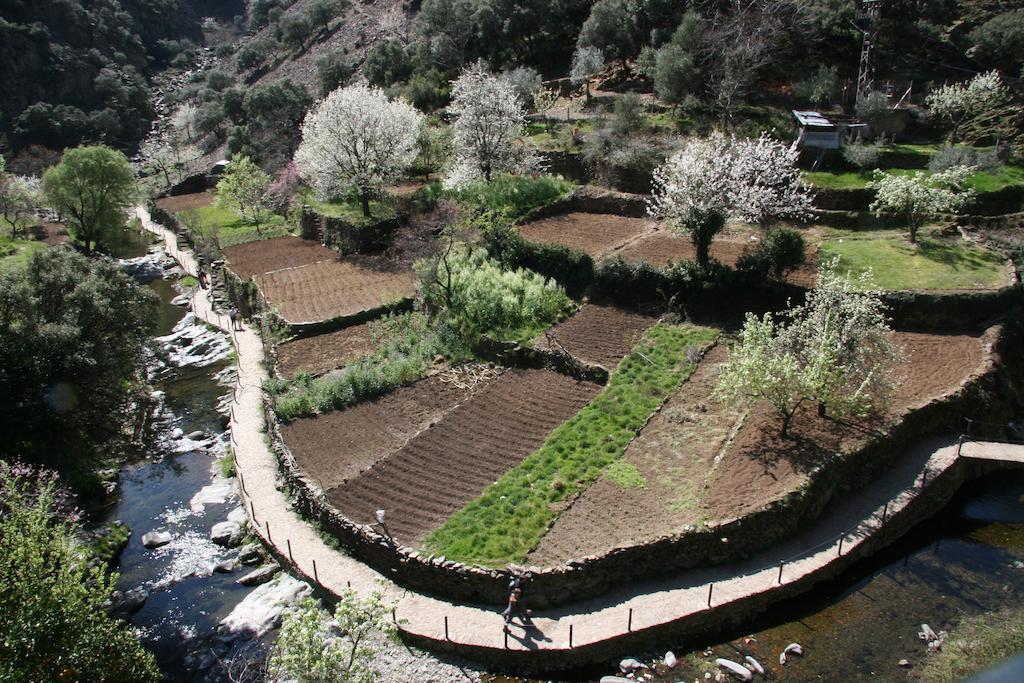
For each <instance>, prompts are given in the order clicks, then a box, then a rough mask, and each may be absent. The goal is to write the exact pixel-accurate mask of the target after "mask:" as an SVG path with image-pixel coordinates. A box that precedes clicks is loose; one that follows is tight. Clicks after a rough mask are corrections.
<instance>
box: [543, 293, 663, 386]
mask: <svg viewBox="0 0 1024 683" xmlns="http://www.w3.org/2000/svg"><path fill="white" fill-rule="evenodd" d="M656 321H657V319H656V318H654V317H652V316H647V315H642V314H640V313H634V312H633V311H627V310H625V309H622V308H616V307H615V306H601V305H597V304H586V305H585V306H583V308H581V309H580V310H579V312H578V313H577V314H576V315H574V316H572V317H571V318H569V319H568V320H566V321H564V322H561V323H559V324H558V325H555V326H554V327H553V328H551V329H550V330H548V331H547V332H546V333H545V334H542V335H541V336H539V337H538V338H537V339H536V340H535V341H534V346H535V347H536V348H539V349H550V350H564V351H566V352H568V353H569V354H571V355H572V356H574V357H575V358H578V359H579V360H581V361H583V362H585V363H591V364H594V365H600V366H602V367H604V368H606V369H608V370H614V369H615V366H616V365H618V364H619V361H620V360H622V359H623V358H624V357H625V355H626V354H627V353H629V350H630V349H631V348H633V346H634V345H635V344H636V343H637V341H639V339H640V336H641V335H642V334H643V332H644V330H646V329H647V328H648V327H650V326H651V325H653V324H654V323H655V322H656Z"/></svg>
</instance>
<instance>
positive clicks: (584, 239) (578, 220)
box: [519, 212, 654, 258]
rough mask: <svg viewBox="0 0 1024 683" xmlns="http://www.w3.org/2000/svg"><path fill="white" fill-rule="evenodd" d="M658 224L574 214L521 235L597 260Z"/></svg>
mask: <svg viewBox="0 0 1024 683" xmlns="http://www.w3.org/2000/svg"><path fill="white" fill-rule="evenodd" d="M653 226H654V222H653V221H651V220H649V219H646V218H630V217H627V216H617V215H615V214H608V213H584V212H572V213H566V214H563V215H560V216H551V217H548V218H542V219H540V220H536V221H532V222H530V223H526V224H524V225H522V226H520V228H519V234H521V235H522V236H523V237H525V238H526V239H528V240H530V241H531V242H540V243H548V244H561V245H563V246H566V247H569V248H570V249H577V250H579V251H584V252H586V253H588V254H590V255H591V256H593V257H595V258H596V257H600V256H604V255H606V254H608V253H610V252H612V251H613V250H615V249H616V248H618V247H621V246H622V245H624V244H626V243H627V242H629V241H630V240H633V239H635V238H636V237H638V236H639V235H641V234H643V233H645V232H647V231H649V230H652V229H653Z"/></svg>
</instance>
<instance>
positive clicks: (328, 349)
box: [277, 323, 373, 377]
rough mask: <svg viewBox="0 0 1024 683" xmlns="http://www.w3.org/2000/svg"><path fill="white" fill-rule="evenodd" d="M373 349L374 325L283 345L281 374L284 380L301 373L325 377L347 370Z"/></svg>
mask: <svg viewBox="0 0 1024 683" xmlns="http://www.w3.org/2000/svg"><path fill="white" fill-rule="evenodd" d="M372 350H373V344H372V340H371V339H370V326H369V325H368V324H366V323H363V324H362V325H354V326H352V327H346V328H345V329H342V330H338V331H337V332H329V333H328V334H319V335H317V336H315V337H306V338H305V339H296V340H295V341H290V342H286V343H284V344H281V345H280V346H278V347H277V371H278V372H279V373H281V375H282V376H284V377H291V376H292V375H294V374H295V373H297V372H300V371H305V372H308V373H309V374H311V375H314V376H316V375H322V374H324V373H325V372H330V371H331V370H334V369H335V368H340V367H344V366H345V365H347V364H348V363H350V362H352V361H354V360H355V359H356V358H359V357H360V356H364V355H366V354H368V353H370V351H372Z"/></svg>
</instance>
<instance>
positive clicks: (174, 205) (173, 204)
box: [156, 190, 217, 213]
mask: <svg viewBox="0 0 1024 683" xmlns="http://www.w3.org/2000/svg"><path fill="white" fill-rule="evenodd" d="M216 198H217V194H216V193H215V192H214V191H213V190H207V191H206V192H196V193H194V194H182V195H178V196H177V197H163V198H162V199H158V200H156V205H157V206H159V207H160V208H161V209H163V210H164V211H166V212H168V213H177V212H178V211H187V210H188V209H201V208H202V207H204V206H213V202H214V200H215V199H216Z"/></svg>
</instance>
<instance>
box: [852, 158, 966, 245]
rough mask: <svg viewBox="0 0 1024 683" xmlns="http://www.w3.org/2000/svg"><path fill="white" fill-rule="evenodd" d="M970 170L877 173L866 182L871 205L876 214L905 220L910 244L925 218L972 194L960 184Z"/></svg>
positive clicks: (954, 208)
mask: <svg viewBox="0 0 1024 683" xmlns="http://www.w3.org/2000/svg"><path fill="white" fill-rule="evenodd" d="M972 171H973V169H972V168H971V167H969V166H954V167H953V168H949V169H946V170H945V171H943V172H941V173H935V174H932V175H928V174H926V173H924V172H921V171H919V172H917V173H914V174H913V175H891V174H886V173H881V172H878V173H876V175H875V180H873V181H872V182H870V183H868V187H871V188H873V189H874V190H875V191H876V192H877V194H876V196H875V201H874V202H872V204H871V207H870V208H871V210H872V211H874V212H875V215H876V216H895V217H898V218H902V219H904V220H906V221H907V227H908V228H909V229H910V241H911V243H916V242H917V231H918V229H920V227H921V226H922V225H924V223H925V222H926V221H929V220H934V219H935V218H938V217H939V215H941V214H943V213H952V212H954V211H957V210H958V209H960V207H962V206H963V205H964V204H965V203H966V202H967V200H968V199H970V198H971V197H973V196H974V191H973V190H971V189H964V187H963V184H964V181H965V180H966V179H967V176H968V175H970V174H971V172H972Z"/></svg>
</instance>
